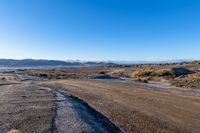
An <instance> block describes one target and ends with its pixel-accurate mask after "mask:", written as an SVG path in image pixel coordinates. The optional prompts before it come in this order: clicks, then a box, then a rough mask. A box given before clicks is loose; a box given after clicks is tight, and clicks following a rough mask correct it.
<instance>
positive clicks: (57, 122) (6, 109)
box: [0, 83, 120, 133]
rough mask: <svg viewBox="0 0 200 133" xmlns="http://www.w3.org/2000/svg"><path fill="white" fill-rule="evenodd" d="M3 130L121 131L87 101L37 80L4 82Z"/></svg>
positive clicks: (0, 131) (57, 132)
mask: <svg viewBox="0 0 200 133" xmlns="http://www.w3.org/2000/svg"><path fill="white" fill-rule="evenodd" d="M0 90H1V91H0V133H7V132H8V131H10V130H12V129H16V130H19V131H20V132H22V133H83V132H84V133H107V132H108V133H109V132H120V130H119V129H118V128H117V127H115V125H113V124H112V123H111V122H110V121H109V120H108V119H107V118H106V117H104V116H103V115H102V114H100V113H99V112H97V111H96V110H94V109H93V108H92V107H90V106H89V105H88V104H87V103H85V102H84V101H81V100H80V99H78V98H75V97H73V96H68V95H66V94H65V93H63V92H60V91H58V90H57V91H55V90H53V89H50V88H45V87H40V86H37V85H36V84H31V83H29V84H20V85H5V86H0Z"/></svg>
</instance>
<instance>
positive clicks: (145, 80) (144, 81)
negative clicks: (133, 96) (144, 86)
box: [137, 78, 148, 83]
mask: <svg viewBox="0 0 200 133" xmlns="http://www.w3.org/2000/svg"><path fill="white" fill-rule="evenodd" d="M137 81H138V82H142V83H148V80H147V79H143V78H138V79H137Z"/></svg>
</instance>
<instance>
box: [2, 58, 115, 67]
mask: <svg viewBox="0 0 200 133" xmlns="http://www.w3.org/2000/svg"><path fill="white" fill-rule="evenodd" d="M107 65H114V63H109V62H79V61H74V62H73V61H60V60H35V59H24V60H14V59H0V66H1V67H44V66H47V67H48V66H49V67H51V66H63V67H65V66H66V67H72V66H107Z"/></svg>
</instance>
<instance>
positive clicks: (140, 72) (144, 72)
mask: <svg viewBox="0 0 200 133" xmlns="http://www.w3.org/2000/svg"><path fill="white" fill-rule="evenodd" d="M151 75H152V71H151V70H137V71H134V72H133V74H132V76H133V77H134V78H140V77H148V76H151Z"/></svg>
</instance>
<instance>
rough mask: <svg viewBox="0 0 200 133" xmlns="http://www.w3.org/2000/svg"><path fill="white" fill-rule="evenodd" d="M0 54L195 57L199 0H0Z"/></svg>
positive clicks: (198, 53)
mask: <svg viewBox="0 0 200 133" xmlns="http://www.w3.org/2000/svg"><path fill="white" fill-rule="evenodd" d="M0 58H14V59H22V58H37V59H38V58H42V59H60V60H68V59H73V60H75V59H79V60H169V59H200V0H0Z"/></svg>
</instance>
